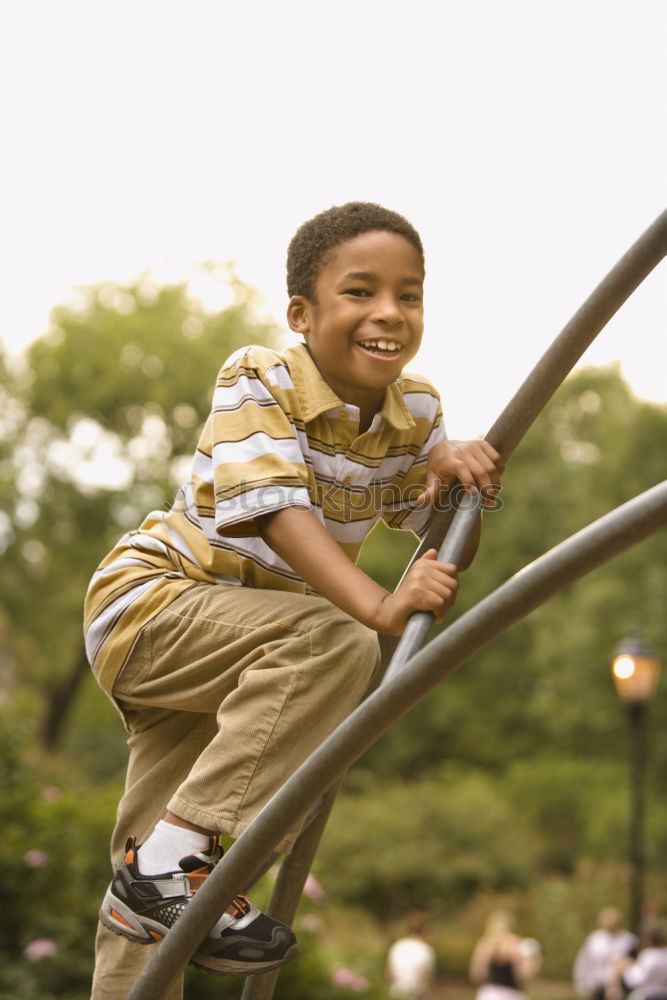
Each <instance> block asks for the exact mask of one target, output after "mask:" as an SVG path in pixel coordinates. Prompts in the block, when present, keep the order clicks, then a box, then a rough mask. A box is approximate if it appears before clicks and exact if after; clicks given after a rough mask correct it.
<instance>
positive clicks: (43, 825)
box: [0, 715, 118, 1000]
mask: <svg viewBox="0 0 667 1000" xmlns="http://www.w3.org/2000/svg"><path fill="white" fill-rule="evenodd" d="M0 721H1V727H0V781H1V784H2V788H3V794H2V797H1V798H0V828H1V829H2V837H0V880H1V881H2V886H3V904H2V911H3V912H2V924H3V933H2V935H0V997H2V998H3V1000H10V998H11V1000H33V998H34V997H40V1000H42V998H43V1000H50V998H51V997H56V996H58V997H71V998H72V1000H74V998H77V1000H79V998H83V997H84V996H86V995H87V992H86V991H89V984H90V978H91V974H92V948H93V941H94V935H95V927H96V923H97V909H98V907H99V900H100V897H101V894H103V892H104V888H105V886H106V883H107V882H108V879H109V862H108V853H107V851H106V850H104V848H102V850H100V845H104V844H105V842H106V841H107V840H108V833H109V827H110V824H111V823H112V821H113V816H114V812H115V806H116V800H117V794H118V787H117V785H116V784H113V785H111V786H108V785H102V786H97V787H87V788H86V794H85V796H83V795H81V794H80V791H79V789H78V788H77V787H72V786H71V784H70V786H69V787H63V786H61V787H58V786H55V785H52V784H50V783H46V782H45V781H44V779H43V778H42V780H40V775H41V774H42V773H43V771H44V770H45V768H46V766H47V765H46V764H45V762H40V761H39V760H36V761H34V762H33V763H31V762H30V760H29V746H30V743H29V740H30V738H31V735H32V734H31V733H30V731H29V730H28V729H27V728H26V727H25V725H21V724H17V723H16V721H15V720H13V719H12V718H11V717H9V716H7V715H5V716H3V717H2V719H1V720H0ZM36 942H38V943H39V942H47V943H48V942H50V943H51V944H50V947H51V948H52V950H53V954H51V955H47V956H45V957H43V958H42V959H41V960H32V961H31V960H30V959H29V958H28V955H29V954H30V953H31V948H34V947H35V943H36ZM37 947H39V945H37ZM47 947H49V945H48V944H47ZM26 949H27V951H26Z"/></svg>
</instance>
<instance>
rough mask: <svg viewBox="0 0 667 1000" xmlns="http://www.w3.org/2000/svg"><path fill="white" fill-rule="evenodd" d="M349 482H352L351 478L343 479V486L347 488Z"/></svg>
mask: <svg viewBox="0 0 667 1000" xmlns="http://www.w3.org/2000/svg"><path fill="white" fill-rule="evenodd" d="M351 482H352V477H351V476H346V477H345V479H343V486H349V485H350V483H351Z"/></svg>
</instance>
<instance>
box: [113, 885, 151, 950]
mask: <svg viewBox="0 0 667 1000" xmlns="http://www.w3.org/2000/svg"><path fill="white" fill-rule="evenodd" d="M99 918H100V921H101V923H103V924H104V926H105V927H108V929H109V930H110V931H113V932H114V934H119V935H120V936H121V937H124V938H127V939H128V941H135V942H136V943H137V944H155V943H156V942H157V941H161V940H162V939H163V937H164V936H165V934H166V930H165V927H164V925H163V924H160V923H158V922H157V920H151V919H150V917H140V916H138V914H136V913H135V912H134V910H131V909H130V907H129V906H128V905H127V904H126V903H123V901H122V900H120V899H118V897H117V896H115V895H114V894H113V892H112V891H111V889H110V888H109V889H107V892H106V895H105V897H104V900H103V902H102V906H101V907H100V912H99Z"/></svg>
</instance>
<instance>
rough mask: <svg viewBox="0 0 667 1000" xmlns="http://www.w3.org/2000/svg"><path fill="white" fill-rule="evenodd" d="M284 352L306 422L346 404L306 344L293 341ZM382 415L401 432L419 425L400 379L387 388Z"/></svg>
mask: <svg viewBox="0 0 667 1000" xmlns="http://www.w3.org/2000/svg"><path fill="white" fill-rule="evenodd" d="M283 353H284V356H285V360H286V361H287V364H288V367H289V370H290V375H291V376H292V382H293V383H294V389H295V390H296V394H297V397H298V399H299V404H300V406H301V415H302V417H303V419H304V421H305V422H306V423H307V422H308V421H309V420H314V419H315V417H318V416H319V415H320V414H321V413H324V412H325V411H326V410H335V409H336V408H338V407H341V406H345V404H344V402H343V401H342V399H339V397H338V396H337V395H336V393H335V392H334V391H333V389H332V388H331V386H330V385H329V384H328V383H327V382H325V381H324V379H323V378H322V376H321V375H320V372H319V369H318V367H317V365H316V364H315V362H314V361H313V359H312V358H311V356H310V354H309V352H308V348H307V347H306V345H305V344H293V345H292V346H290V347H288V348H287V350H285V351H284V352H283ZM380 416H381V417H383V418H384V419H385V420H386V421H387V423H388V424H391V426H392V427H394V428H395V429H396V430H398V431H404V430H411V429H412V428H413V427H414V426H415V422H414V419H413V417H412V414H411V413H410V411H409V410H408V408H407V406H406V405H405V400H404V399H403V392H402V390H401V384H400V381H399V382H392V383H391V385H389V386H388V387H387V390H386V392H385V394H384V402H383V403H382V409H381V410H380Z"/></svg>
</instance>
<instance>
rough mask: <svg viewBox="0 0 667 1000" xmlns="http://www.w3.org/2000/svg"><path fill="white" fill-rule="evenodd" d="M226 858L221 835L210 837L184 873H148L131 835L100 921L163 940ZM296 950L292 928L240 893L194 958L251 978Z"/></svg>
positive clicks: (127, 933)
mask: <svg viewBox="0 0 667 1000" xmlns="http://www.w3.org/2000/svg"><path fill="white" fill-rule="evenodd" d="M221 857H222V848H221V847H220V846H219V844H218V838H217V837H210V838H209V845H208V849H207V850H206V851H201V852H200V853H198V854H188V855H187V856H186V857H184V858H181V860H180V861H179V870H178V871H173V872H163V873H160V874H159V875H142V874H141V872H140V871H139V866H138V864H137V846H136V838H135V837H130V839H129V840H128V842H127V844H126V845H125V859H124V860H123V862H122V864H121V865H120V867H119V868H118V870H117V871H116V874H115V876H114V878H113V881H112V883H111V885H110V886H109V888H108V890H107V893H106V896H105V897H104V902H103V903H102V907H101V909H100V920H101V921H102V923H103V924H104V925H105V927H108V928H109V930H112V931H114V932H115V933H116V934H120V935H121V936H122V937H125V938H128V940H130V941H136V942H137V943H139V944H153V943H154V942H155V941H161V940H162V938H163V937H164V936H165V934H166V933H167V931H168V930H169V928H170V927H172V926H173V924H174V923H175V922H176V921H177V920H178V918H179V917H180V915H181V914H182V913H183V911H184V910H185V908H186V906H187V905H188V902H189V900H190V899H191V898H192V896H193V894H194V893H195V892H196V891H197V889H199V888H201V886H202V884H203V882H204V880H205V879H206V878H207V876H208V875H209V874H210V873H211V871H212V870H213V868H214V867H215V865H216V864H217V862H218V861H219V860H220V858H221ZM296 953H297V944H296V938H295V937H294V934H293V933H292V931H291V929H290V928H289V927H288V926H287V925H286V924H283V923H281V922H280V921H279V920H274V919H273V917H269V916H267V914H265V913H262V911H261V910H259V909H258V908H257V907H256V906H255V905H254V903H251V902H250V900H249V899H248V898H247V897H246V896H243V895H240V894H239V895H237V896H235V897H234V899H233V900H232V902H231V903H230V905H229V906H228V908H227V910H226V911H225V913H223V915H222V917H221V919H220V920H219V921H218V923H217V924H216V926H215V928H214V931H213V932H212V933H211V935H209V936H208V937H207V938H205V939H204V941H203V942H202V944H201V945H200V946H199V949H198V951H197V952H196V953H195V954H194V955H193V956H192V959H191V962H192V964H193V965H196V966H198V967H199V968H201V969H205V970H206V971H207V972H217V973H218V975H221V976H248V975H253V974H254V973H257V972H267V971H268V970H269V969H275V968H277V967H278V966H280V965H284V964H285V963H286V962H289V961H290V960H291V959H292V958H294V956H295V955H296Z"/></svg>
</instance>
